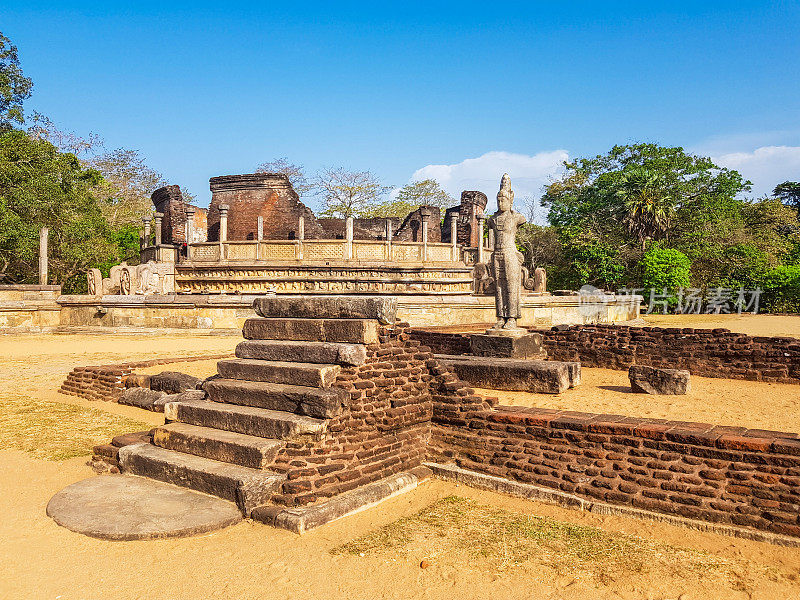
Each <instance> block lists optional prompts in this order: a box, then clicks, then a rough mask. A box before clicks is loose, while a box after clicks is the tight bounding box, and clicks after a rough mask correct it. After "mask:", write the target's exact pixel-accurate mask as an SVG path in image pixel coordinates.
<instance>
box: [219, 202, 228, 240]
mask: <svg viewBox="0 0 800 600" xmlns="http://www.w3.org/2000/svg"><path fill="white" fill-rule="evenodd" d="M228 209H229V206H228V205H227V204H220V205H219V241H220V242H227V241H228Z"/></svg>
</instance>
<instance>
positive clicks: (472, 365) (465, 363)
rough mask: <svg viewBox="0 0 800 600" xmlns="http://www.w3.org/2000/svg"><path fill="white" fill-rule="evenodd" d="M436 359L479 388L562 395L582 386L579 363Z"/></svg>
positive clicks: (497, 359)
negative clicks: (569, 389)
mask: <svg viewBox="0 0 800 600" xmlns="http://www.w3.org/2000/svg"><path fill="white" fill-rule="evenodd" d="M434 357H435V358H436V360H438V361H439V362H440V363H443V364H445V365H447V366H449V367H452V368H453V371H454V372H455V374H456V375H457V376H458V378H459V379H461V380H463V381H466V382H467V383H469V384H470V385H472V386H475V387H477V388H483V389H490V390H504V391H511V392H531V393H534V394H560V393H562V392H563V391H565V390H567V389H568V388H571V387H575V386H576V385H578V383H579V382H580V363H569V362H558V361H553V360H519V359H513V358H493V357H482V356H451V355H446V354H436V355H434Z"/></svg>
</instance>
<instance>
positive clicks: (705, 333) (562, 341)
mask: <svg viewBox="0 0 800 600" xmlns="http://www.w3.org/2000/svg"><path fill="white" fill-rule="evenodd" d="M541 333H543V334H544V344H545V348H546V349H547V355H548V358H549V359H550V360H563V361H575V360H578V361H580V362H581V364H582V365H583V366H585V367H602V368H606V369H627V368H628V367H629V366H630V365H633V364H636V365H647V366H652V367H664V368H670V369H686V370H688V371H689V372H690V373H693V374H695V375H700V376H703V377H722V378H726V379H747V380H752V381H773V382H781V383H800V340H798V339H796V338H788V337H753V336H749V335H745V334H743V333H733V332H731V331H729V330H727V329H692V328H688V327H685V328H682V329H681V328H662V327H628V326H624V325H583V326H572V327H569V328H565V329H561V330H556V329H553V330H549V331H541Z"/></svg>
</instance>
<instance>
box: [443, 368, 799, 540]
mask: <svg viewBox="0 0 800 600" xmlns="http://www.w3.org/2000/svg"><path fill="white" fill-rule="evenodd" d="M434 369H435V370H438V372H439V373H444V372H445V371H446V369H444V368H443V367H435V368H434ZM440 377H448V375H447V374H446V373H444V374H443V375H440ZM446 387H447V389H442V391H441V393H440V394H434V396H433V401H434V405H433V425H432V431H431V444H430V446H429V458H430V459H431V460H433V461H436V462H440V463H455V464H456V465H458V466H459V467H461V468H464V469H469V470H471V471H477V472H480V473H485V474H488V475H494V476H497V477H503V478H506V479H509V480H512V481H520V482H524V483H530V484H534V485H538V486H543V487H546V488H551V489H555V490H558V491H560V492H564V493H569V494H574V495H577V496H580V497H584V498H586V499H589V500H591V499H596V500H602V501H605V502H608V503H612V504H617V505H623V506H632V507H635V508H638V509H645V510H649V511H655V512H659V513H665V514H669V515H677V516H681V517H688V518H693V519H700V520H704V521H710V522H713V523H723V524H730V525H734V526H744V527H751V528H755V529H759V530H764V531H770V532H774V533H779V534H784V535H791V536H800V440H799V439H798V435H797V434H794V433H782V432H772V431H764V430H752V429H746V428H744V427H721V426H714V425H711V424H706V423H691V422H678V421H663V420H655V419H637V418H631V417H623V416H620V415H597V414H590V413H580V412H573V411H556V410H551V409H537V408H519V407H503V406H500V407H497V408H495V409H492V408H491V404H492V401H491V400H489V401H485V400H483V399H481V398H480V397H477V396H475V395H474V392H473V390H471V389H470V388H468V387H467V386H466V384H464V383H463V382H460V381H458V380H457V379H455V376H454V375H453V376H452V377H450V380H449V381H448V383H447V384H446Z"/></svg>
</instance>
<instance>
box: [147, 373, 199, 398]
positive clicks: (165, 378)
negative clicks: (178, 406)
mask: <svg viewBox="0 0 800 600" xmlns="http://www.w3.org/2000/svg"><path fill="white" fill-rule="evenodd" d="M201 381H202V380H201V379H198V378H197V377H194V376H193V375H187V374H186V373H179V372H177V371H164V372H162V373H159V374H158V375H151V376H150V389H151V390H155V391H159V392H166V393H167V394H180V393H181V392H185V391H186V390H194V389H196V388H197V384H198V383H201Z"/></svg>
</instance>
